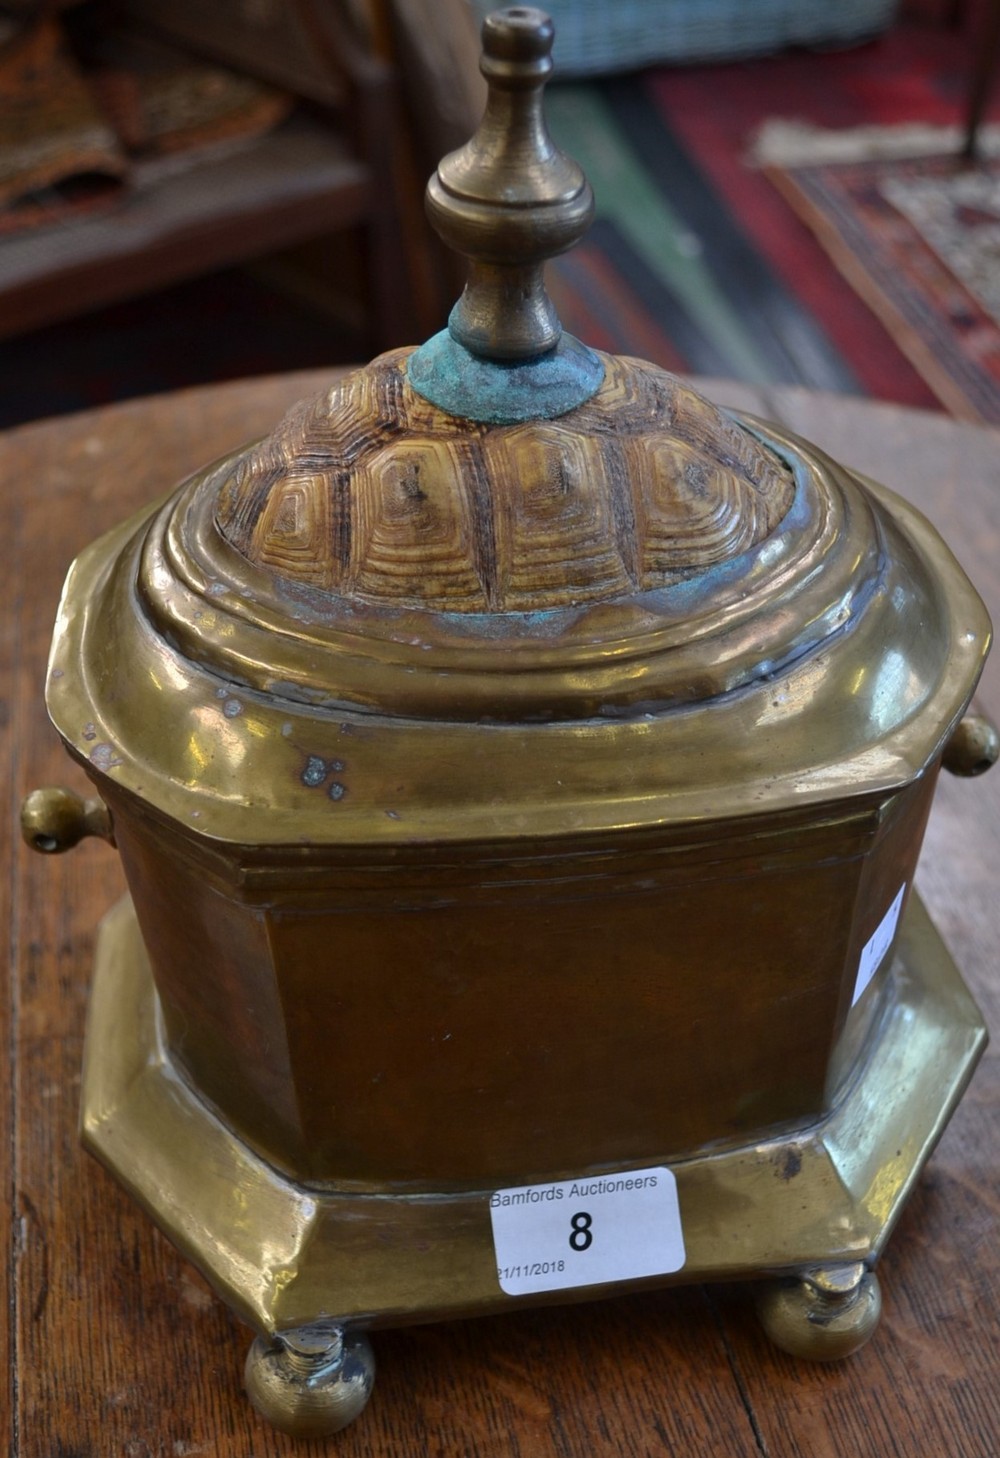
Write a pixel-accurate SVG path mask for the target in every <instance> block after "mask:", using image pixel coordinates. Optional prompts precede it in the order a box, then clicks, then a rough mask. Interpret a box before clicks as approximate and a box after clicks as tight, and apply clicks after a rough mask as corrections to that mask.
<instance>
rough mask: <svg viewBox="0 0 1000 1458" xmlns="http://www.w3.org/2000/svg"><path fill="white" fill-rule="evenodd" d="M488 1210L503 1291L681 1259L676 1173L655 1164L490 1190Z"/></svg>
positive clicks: (647, 1270) (666, 1267) (593, 1281)
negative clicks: (652, 1167)
mask: <svg viewBox="0 0 1000 1458" xmlns="http://www.w3.org/2000/svg"><path fill="white" fill-rule="evenodd" d="M490 1218H491V1219H492V1221H493V1245H494V1248H495V1250H496V1257H497V1279H498V1280H499V1282H500V1289H501V1290H502V1291H505V1292H506V1294H507V1295H508V1296H527V1295H530V1294H531V1293H532V1292H535V1291H564V1290H567V1289H568V1288H569V1287H572V1286H597V1285H602V1284H603V1283H604V1282H606V1281H634V1280H636V1279H637V1278H638V1277H640V1276H663V1275H668V1274H670V1272H672V1271H679V1270H680V1269H681V1267H682V1266H683V1264H684V1232H683V1230H682V1228H681V1214H680V1207H679V1205H678V1203H677V1181H676V1179H675V1178H674V1175H673V1172H672V1171H671V1170H669V1169H665V1168H663V1167H662V1166H659V1165H658V1166H657V1167H655V1168H654V1169H632V1170H627V1171H625V1172H624V1173H622V1174H611V1175H585V1176H583V1177H581V1178H580V1179H574V1180H559V1181H557V1182H556V1183H555V1184H550V1185H520V1186H518V1187H517V1188H515V1189H510V1190H496V1191H495V1192H494V1194H493V1195H492V1196H491V1197H490Z"/></svg>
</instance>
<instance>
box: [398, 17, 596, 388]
mask: <svg viewBox="0 0 1000 1458" xmlns="http://www.w3.org/2000/svg"><path fill="white" fill-rule="evenodd" d="M482 35H483V56H482V60H481V62H480V69H481V70H482V73H483V75H484V76H485V77H486V80H487V83H488V85H489V94H488V99H487V102H486V111H485V113H484V116H483V119H482V121H481V123H480V125H479V129H478V131H477V132H476V134H475V136H474V137H473V138H472V139H471V141H469V142H467V143H466V145H465V146H464V147H462V148H460V149H459V150H458V151H457V152H452V153H450V155H449V156H447V157H445V158H444V160H443V161H442V162H441V163H440V165H439V167H438V170H437V172H436V173H435V175H434V176H433V177H432V178H431V180H430V182H429V183H428V184H427V211H428V214H429V216H430V219H431V222H432V223H433V225H434V227H435V228H436V229H437V231H438V233H439V234H440V235H441V237H442V238H443V240H444V241H445V243H447V244H448V245H449V247H452V248H454V249H456V250H457V251H458V252H459V253H464V254H465V255H466V257H467V258H468V260H469V281H468V283H467V284H466V287H465V292H464V293H463V294H462V297H461V298H460V299H459V301H458V303H457V304H456V305H455V308H454V309H453V310H452V315H451V318H450V320H449V323H448V328H449V330H450V332H451V336H452V338H453V339H455V340H457V342H458V343H459V344H461V345H463V346H464V347H465V348H466V349H467V350H469V351H470V353H472V354H474V355H477V356H479V357H480V358H483V359H488V360H498V361H512V360H527V359H533V358H537V357H538V356H540V355H544V354H546V353H548V352H549V351H551V350H553V349H555V347H556V345H557V344H558V343H559V338H560V335H561V334H562V326H561V325H560V323H559V319H558V317H557V316H556V312H555V309H554V307H553V305H552V301H551V299H550V298H549V296H548V293H547V292H546V289H545V282H544V278H543V271H542V270H543V263H544V260H545V259H546V258H551V257H553V256H554V255H555V254H557V253H563V252H565V251H566V249H567V248H572V246H573V244H574V243H576V242H577V241H578V240H579V239H580V238H581V237H582V236H583V234H584V233H585V232H586V229H587V227H588V226H589V224H590V221H591V218H592V217H593V212H594V196H593V193H592V192H591V189H590V184H589V183H588V182H587V179H586V178H585V177H584V175H583V172H582V170H581V168H580V167H579V166H578V165H577V163H575V162H573V161H572V160H571V159H570V158H569V157H566V156H564V155H563V153H562V152H560V151H559V149H558V148H557V147H556V146H555V144H554V143H553V141H552V138H551V137H550V136H549V133H548V129H547V128H546V125H545V118H544V116H543V115H542V91H543V89H544V86H545V82H546V79H547V78H548V75H549V73H550V71H551V70H552V57H551V50H552V37H553V27H552V21H551V20H550V19H549V17H548V16H547V15H545V14H544V13H543V12H542V11H541V10H535V9H533V8H531V7H529V6H514V7H512V8H511V9H509V10H497V11H494V12H493V14H492V15H489V16H487V18H486V20H485V21H484V22H483V31H482Z"/></svg>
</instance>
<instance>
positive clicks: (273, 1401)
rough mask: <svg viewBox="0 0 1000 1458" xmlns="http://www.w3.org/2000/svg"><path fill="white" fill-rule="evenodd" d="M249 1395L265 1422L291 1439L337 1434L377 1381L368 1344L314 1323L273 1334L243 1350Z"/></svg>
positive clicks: (331, 1326)
mask: <svg viewBox="0 0 1000 1458" xmlns="http://www.w3.org/2000/svg"><path fill="white" fill-rule="evenodd" d="M244 1376H245V1381H246V1389H247V1394H248V1396H249V1398H250V1401H251V1402H252V1403H253V1405H254V1407H255V1408H256V1409H257V1411H258V1412H259V1413H260V1414H261V1416H262V1417H265V1418H266V1419H267V1420H268V1422H269V1423H271V1424H272V1425H273V1426H274V1427H276V1428H278V1429H279V1430H280V1431H281V1432H283V1433H290V1434H291V1435H292V1437H294V1438H319V1437H326V1436H328V1435H329V1434H330V1433H339V1432H340V1430H341V1428H346V1427H347V1425H348V1423H352V1422H353V1421H354V1419H355V1418H356V1417H357V1416H358V1415H359V1414H360V1413H361V1411H362V1410H363V1408H364V1406H365V1404H366V1403H367V1401H368V1399H369V1397H370V1396H371V1391H372V1385H373V1383H374V1381H375V1358H374V1355H373V1353H372V1349H371V1343H370V1342H369V1340H368V1338H367V1337H366V1336H363V1335H362V1334H361V1333H360V1332H345V1331H344V1329H343V1328H342V1327H340V1326H337V1325H335V1324H334V1323H333V1322H329V1321H316V1322H313V1323H312V1324H311V1325H309V1326H300V1327H296V1328H295V1329H294V1330H293V1331H285V1332H281V1333H279V1334H278V1335H277V1336H274V1337H271V1338H265V1337H258V1338H257V1340H256V1341H255V1342H254V1344H253V1346H252V1347H251V1348H250V1351H249V1352H248V1353H247V1363H246V1371H245V1374H244Z"/></svg>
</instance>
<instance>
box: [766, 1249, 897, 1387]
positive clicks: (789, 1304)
mask: <svg viewBox="0 0 1000 1458" xmlns="http://www.w3.org/2000/svg"><path fill="white" fill-rule="evenodd" d="M757 1309H758V1312H759V1313H760V1319H761V1324H762V1326H763V1327H764V1330H765V1331H766V1332H767V1334H768V1336H769V1337H770V1338H771V1340H772V1341H773V1342H774V1344H775V1345H776V1346H779V1347H781V1349H782V1350H783V1351H785V1352H789V1353H791V1355H792V1356H793V1357H805V1358H806V1359H807V1360H809V1361H813V1362H839V1361H840V1360H841V1358H843V1357H849V1356H851V1354H852V1353H854V1352H856V1351H858V1350H859V1349H860V1348H861V1347H863V1346H864V1345H865V1343H866V1342H867V1341H869V1340H870V1339H871V1337H872V1336H873V1335H874V1333H875V1328H876V1327H877V1326H878V1323H879V1317H880V1316H881V1315H882V1292H881V1289H880V1287H879V1280H878V1276H877V1275H876V1274H875V1272H874V1271H870V1270H868V1269H866V1267H865V1266H864V1265H863V1263H862V1262H860V1261H855V1262H853V1263H851V1264H848V1265H843V1266H821V1267H819V1269H815V1270H810V1271H805V1272H803V1273H802V1275H801V1276H799V1277H797V1278H796V1277H793V1278H791V1279H786V1280H783V1281H774V1282H770V1283H768V1284H766V1285H764V1286H763V1287H762V1288H761V1291H760V1293H759V1295H758V1299H757Z"/></svg>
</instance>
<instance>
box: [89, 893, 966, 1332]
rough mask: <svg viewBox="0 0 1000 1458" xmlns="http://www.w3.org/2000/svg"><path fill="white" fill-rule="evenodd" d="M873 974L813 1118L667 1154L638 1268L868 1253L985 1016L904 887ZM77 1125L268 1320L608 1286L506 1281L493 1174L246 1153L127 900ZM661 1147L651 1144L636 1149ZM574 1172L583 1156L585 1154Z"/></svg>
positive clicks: (103, 948)
mask: <svg viewBox="0 0 1000 1458" xmlns="http://www.w3.org/2000/svg"><path fill="white" fill-rule="evenodd" d="M872 993H873V995H874V997H875V999H876V1001H877V1006H876V1007H875V1008H874V1009H873V1017H872V1035H871V1036H870V1037H869V1039H868V1041H867V1044H866V1046H865V1049H864V1052H863V1056H862V1058H861V1059H860V1061H859V1065H858V1067H857V1070H856V1075H855V1077H854V1078H853V1079H852V1080H850V1081H849V1082H848V1083H847V1085H846V1086H845V1088H844V1089H843V1090H842V1092H841V1096H840V1097H839V1099H838V1101H837V1103H836V1105H835V1107H834V1108H833V1110H832V1111H831V1112H830V1113H829V1114H828V1115H827V1116H826V1117H825V1118H823V1119H820V1120H817V1121H815V1122H814V1123H812V1124H809V1125H807V1126H804V1127H800V1128H797V1129H792V1130H788V1131H787V1132H785V1133H784V1134H782V1135H780V1136H777V1137H774V1138H771V1139H764V1140H757V1139H754V1140H752V1141H750V1142H748V1143H746V1144H744V1145H740V1146H736V1147H730V1148H723V1149H711V1148H709V1149H705V1150H702V1151H700V1152H697V1153H695V1154H693V1155H692V1156H691V1157H687V1158H682V1159H678V1160H675V1161H673V1162H672V1168H673V1169H674V1172H675V1174H676V1177H677V1184H678V1193H679V1198H680V1205H681V1213H682V1218H683V1222H684V1238H685V1245H686V1249H687V1261H686V1264H685V1265H684V1267H683V1269H682V1270H681V1271H679V1272H677V1273H676V1275H674V1276H667V1277H662V1278H659V1277H658V1278H656V1279H655V1280H653V1281H651V1282H645V1283H633V1284H652V1285H657V1284H669V1283H672V1282H677V1281H688V1280H701V1279H713V1278H722V1277H731V1276H736V1275H764V1274H766V1273H769V1272H770V1273H773V1274H775V1275H778V1274H781V1273H783V1272H784V1273H800V1274H803V1275H806V1276H813V1277H814V1276H815V1271H816V1268H818V1267H830V1266H837V1265H842V1266H848V1265H852V1264H857V1263H864V1264H865V1265H870V1264H871V1263H872V1262H874V1261H875V1260H876V1259H877V1258H878V1256H879V1254H880V1253H881V1251H882V1249H883V1247H884V1245H885V1242H886V1240H887V1239H888V1236H889V1234H890V1232H891V1230H892V1227H893V1224H894V1222H895V1220H896V1217H897V1215H898V1214H899V1211H900V1210H901V1208H902V1206H903V1203H904V1202H905V1199H906V1197H907V1195H908V1194H909V1192H910V1190H911V1188H912V1186H913V1183H914V1181H915V1180H916V1178H917V1177H918V1175H919V1173H920V1170H921V1169H922V1167H923V1165H924V1163H925V1162H926V1160H927V1159H928V1158H929V1156H930V1153H931V1151H932V1149H933V1148H934V1145H935V1143H936V1142H937V1139H938V1137H939V1136H940V1133H941V1131H942V1129H943V1128H944V1125H945V1124H946V1122H947V1120H948V1117H949V1115H950V1114H951V1111H952V1109H953V1108H954V1106H955V1104H956V1103H957V1101H958V1099H959V1098H960V1097H961V1094H962V1092H963V1090H964V1088H965V1085H966V1083H967V1081H968V1079H969V1077H970V1075H971V1073H972V1070H973V1068H974V1067H975V1064H976V1061H977V1060H978V1058H979V1055H980V1053H981V1052H982V1049H983V1047H984V1045H985V1041H986V1034H985V1029H984V1028H983V1024H982V1020H981V1018H980V1015H979V1013H978V1010H977V1009H976V1007H975V1004H974V1003H973V1002H972V1000H971V998H970V997H969V994H968V992H967V990H966V988H965V986H964V984H963V982H962V980H961V977H960V976H959V974H958V972H957V970H956V968H955V966H954V964H953V962H952V961H951V958H950V957H949V955H948V953H947V951H946V950H945V948H944V946H943V944H942V943H941V941H940V939H939V937H938V936H937V933H936V932H935V930H934V928H933V926H932V924H931V922H930V920H929V918H928V917H927V914H926V912H925V911H924V909H923V907H922V905H921V904H920V902H919V899H918V898H916V897H915V896H914V897H911V900H910V906H909V910H908V912H907V913H906V918H905V921H904V925H903V929H902V932H901V935H900V938H899V944H898V951H897V955H896V957H895V960H894V961H893V964H892V967H891V968H890V969H887V970H886V972H885V973H884V974H880V976H879V978H878V980H877V986H874V987H873V989H872ZM83 1136H84V1139H85V1141H86V1143H87V1144H88V1146H89V1147H90V1149H91V1150H92V1151H93V1152H94V1153H96V1154H97V1155H98V1156H99V1157H100V1158H101V1159H102V1160H103V1161H104V1162H105V1163H106V1164H107V1165H109V1167H110V1168H111V1169H112V1170H113V1171H114V1172H115V1174H116V1175H117V1176H118V1178H119V1179H121V1180H122V1181H123V1182H124V1183H125V1184H126V1185H127V1186H128V1187H129V1189H130V1190H132V1192H133V1193H134V1194H135V1195H136V1196H137V1198H139V1199H140V1200H141V1201H142V1202H143V1204H144V1205H145V1206H146V1208H147V1209H148V1210H149V1211H150V1213H151V1214H152V1215H153V1217H154V1218H155V1219H156V1220H157V1221H158V1223H159V1224H160V1225H161V1227H162V1228H163V1229H164V1230H165V1231H166V1232H167V1233H168V1234H169V1236H170V1238H171V1239H172V1240H173V1241H174V1242H175V1243H176V1244H177V1245H179V1246H180V1248H181V1249H182V1250H183V1251H184V1252H185V1253H186V1254H187V1255H188V1256H189V1257H190V1258H191V1259H192V1260H193V1261H194V1262H195V1264H196V1265H198V1266H199V1267H200V1268H201V1269H202V1270H203V1271H204V1272H205V1274H206V1276H207V1277H208V1279H209V1280H210V1281H211V1282H212V1283H213V1285H214V1286H215V1288H216V1289H217V1290H218V1291H219V1293H220V1295H221V1296H222V1297H223V1298H224V1299H225V1300H226V1301H227V1302H228V1303H229V1304H230V1305H231V1306H232V1307H233V1308H234V1309H235V1310H236V1311H237V1312H238V1313H239V1314H240V1315H241V1316H243V1317H244V1318H245V1319H246V1320H247V1321H249V1322H250V1323H251V1324H252V1325H254V1326H255V1327H257V1328H258V1330H260V1331H263V1332H266V1333H270V1332H274V1331H276V1330H282V1329H285V1328H293V1327H300V1326H302V1325H304V1324H306V1323H308V1322H311V1321H313V1320H314V1319H315V1318H316V1316H317V1313H319V1312H325V1313H327V1314H328V1315H329V1316H330V1317H331V1318H334V1319H341V1320H343V1321H345V1322H349V1323H352V1324H357V1323H359V1324H361V1325H371V1326H378V1325H383V1324H386V1325H388V1324H395V1323H398V1322H401V1321H420V1320H431V1319H434V1318H437V1317H444V1316H449V1315H458V1314H471V1313H476V1312H486V1311H495V1310H505V1309H509V1308H511V1307H512V1306H514V1305H518V1304H543V1303H544V1302H545V1301H556V1300H559V1301H562V1300H567V1299H586V1298H587V1297H588V1296H600V1295H604V1294H606V1290H605V1289H604V1288H601V1287H592V1288H589V1289H588V1290H586V1291H583V1292H580V1291H568V1292H567V1291H563V1292H559V1293H550V1294H548V1295H542V1296H531V1297H510V1296H506V1295H504V1294H503V1292H502V1291H501V1290H500V1287H499V1284H498V1281H497V1274H496V1260H495V1256H494V1252H493V1241H492V1234H491V1228H490V1215H489V1196H490V1193H491V1192H492V1189H493V1188H494V1187H493V1186H492V1185H491V1184H488V1183H485V1182H483V1183H478V1184H476V1183H472V1182H470V1183H469V1184H467V1185H466V1186H465V1187H464V1188H462V1189H456V1190H452V1191H451V1192H450V1193H447V1194H440V1195H438V1196H432V1197H428V1196H427V1195H422V1194H411V1193H405V1192H401V1191H399V1190H398V1189H393V1188H391V1187H385V1188H383V1189H381V1190H378V1191H372V1192H371V1193H368V1194H364V1193H360V1192H352V1191H344V1190H340V1189H338V1188H337V1187H336V1186H332V1185H329V1184H307V1183H300V1182H296V1181H294V1180H290V1179H288V1178H287V1177H286V1176H283V1175H281V1174H280V1173H279V1172H277V1171H276V1170H275V1169H274V1168H273V1167H272V1166H271V1165H269V1164H268V1163H266V1162H265V1161H264V1160H262V1159H260V1158H258V1157H257V1156H256V1155H254V1154H253V1153H252V1152H251V1151H250V1149H249V1148H248V1147H247V1146H246V1144H245V1143H243V1142H242V1141H241V1140H240V1139H239V1138H237V1137H236V1135H235V1134H234V1133H233V1132H232V1131H231V1130H230V1129H229V1128H228V1127H227V1126H226V1124H225V1123H223V1122H222V1121H221V1120H220V1119H219V1117H218V1116H217V1114H215V1113H214V1112H212V1110H211V1109H210V1107H209V1106H208V1105H207V1104H206V1103H205V1102H204V1101H203V1100H202V1099H201V1098H199V1097H198V1095H197V1094H196V1093H195V1092H194V1091H193V1090H192V1088H191V1087H190V1085H189V1084H188V1083H187V1082H186V1080H185V1079H183V1078H182V1077H181V1076H179V1074H178V1072H177V1070H176V1068H175V1067H174V1066H173V1064H172V1063H171V1060H170V1056H169V1053H168V1051H167V1048H166V1046H165V1044H164V1041H163V1037H162V1033H161V1031H160V1030H159V1027H158V1019H157V1016H156V999H155V995H154V992H153V985H152V981H151V978H150V975H149V967H148V962H147V959H146V954H145V951H144V948H143V944H142V940H141V937H140V936H139V933H138V928H137V925H136V922H135V918H134V915H133V912H132V909H131V907H130V906H129V904H128V903H127V902H125V903H122V904H121V905H120V906H119V907H117V908H116V909H115V910H114V911H113V912H111V913H110V915H109V916H108V917H107V918H106V920H105V922H104V924H103V926H102V928H101V933H100V938H99V943H98V950H97V963H96V969H95V982H94V990H93V998H92V1003H91V1013H90V1021H89V1025H88V1031H87V1047H86V1053H85V1068H84V1081H83ZM489 1138H490V1134H489V1131H486V1132H485V1133H484V1139H483V1143H484V1148H488V1143H489ZM659 1153H660V1152H659V1151H657V1150H656V1149H653V1148H647V1149H646V1150H645V1152H644V1162H645V1163H648V1162H649V1161H651V1160H652V1161H655V1160H656V1159H657V1157H658V1155H659ZM622 1167H624V1168H627V1167H628V1165H624V1166H622ZM588 1172H590V1173H597V1172H598V1171H597V1169H596V1168H593V1167H592V1168H591V1169H590V1170H588V1171H580V1173H588Z"/></svg>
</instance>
